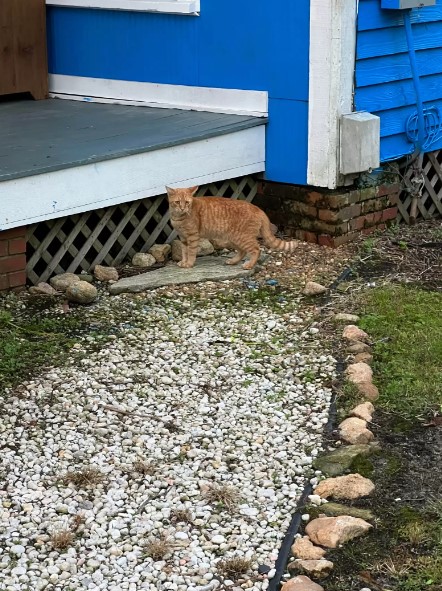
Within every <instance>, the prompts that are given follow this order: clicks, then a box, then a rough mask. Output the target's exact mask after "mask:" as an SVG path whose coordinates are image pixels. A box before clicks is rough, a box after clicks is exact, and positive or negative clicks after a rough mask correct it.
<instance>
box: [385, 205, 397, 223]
mask: <svg viewBox="0 0 442 591" xmlns="http://www.w3.org/2000/svg"><path fill="white" fill-rule="evenodd" d="M396 217H397V207H389V208H388V209H384V211H383V212H382V220H383V221H387V220H394V219H395V218H396Z"/></svg>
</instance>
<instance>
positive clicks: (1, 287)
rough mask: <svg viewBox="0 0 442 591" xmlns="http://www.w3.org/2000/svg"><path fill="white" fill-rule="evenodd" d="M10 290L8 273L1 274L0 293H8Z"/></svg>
mask: <svg viewBox="0 0 442 591" xmlns="http://www.w3.org/2000/svg"><path fill="white" fill-rule="evenodd" d="M7 289H9V279H8V275H7V274H6V273H1V274H0V291H6V290H7Z"/></svg>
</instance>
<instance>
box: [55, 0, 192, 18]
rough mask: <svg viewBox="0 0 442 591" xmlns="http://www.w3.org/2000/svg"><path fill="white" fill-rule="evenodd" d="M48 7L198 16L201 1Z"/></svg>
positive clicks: (61, 1) (73, 0)
mask: <svg viewBox="0 0 442 591" xmlns="http://www.w3.org/2000/svg"><path fill="white" fill-rule="evenodd" d="M46 4H47V5H48V6H64V7H70V8H100V9H104V10H134V11H137V12H166V13H169V14H190V15H194V16H196V15H198V14H199V10H200V0H46Z"/></svg>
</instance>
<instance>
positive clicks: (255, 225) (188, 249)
mask: <svg viewBox="0 0 442 591" xmlns="http://www.w3.org/2000/svg"><path fill="white" fill-rule="evenodd" d="M166 189H167V196H168V199H169V207H170V217H171V223H172V226H173V228H174V229H175V230H176V231H177V233H178V235H179V237H180V240H181V242H182V243H183V259H182V261H180V262H179V263H178V265H179V266H180V267H183V268H186V269H188V268H190V267H193V266H194V264H195V260H196V253H197V250H198V242H199V239H200V238H207V239H208V240H216V241H218V242H221V243H223V244H224V245H225V246H226V247H227V248H229V247H231V248H234V249H235V250H236V251H237V252H236V255H235V256H233V257H232V258H230V259H228V260H227V261H226V264H227V265H236V264H237V263H239V262H240V261H242V259H243V258H244V257H245V256H246V255H248V257H249V260H248V261H246V262H245V263H244V265H243V269H253V267H254V266H255V265H256V263H257V261H258V259H259V255H260V252H261V251H260V246H259V242H258V238H262V239H263V240H264V244H265V245H266V246H267V247H268V248H273V249H275V250H283V251H285V252H292V251H293V250H294V249H295V247H296V244H297V243H296V242H294V241H291V242H286V241H285V240H279V238H276V237H275V235H274V230H275V226H273V224H271V223H270V220H269V218H268V217H267V216H266V214H265V213H264V212H263V211H262V210H261V209H259V207H256V205H252V204H251V203H248V202H247V201H238V200H236V199H227V198H225V197H194V195H195V193H196V192H197V190H198V187H190V188H188V189H171V188H169V187H166Z"/></svg>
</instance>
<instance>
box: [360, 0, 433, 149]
mask: <svg viewBox="0 0 442 591" xmlns="http://www.w3.org/2000/svg"><path fill="white" fill-rule="evenodd" d="M412 21H413V34H414V37H415V47H416V50H417V55H416V57H417V63H418V68H419V74H420V79H421V92H422V98H423V101H424V105H425V107H433V106H436V107H437V108H438V109H439V110H440V112H441V114H442V0H437V5H436V6H434V7H427V8H422V9H419V10H413V11H412ZM355 106H356V109H359V110H367V111H370V112H372V113H375V114H377V115H379V117H380V118H381V159H382V160H383V161H386V160H392V159H396V158H400V157H401V156H404V155H406V154H410V153H412V152H413V151H414V144H413V143H411V142H410V141H409V140H408V138H407V135H406V133H405V130H406V125H407V121H408V118H409V117H410V115H413V114H415V113H416V93H415V90H414V85H413V80H412V77H411V68H410V61H409V56H408V51H407V43H406V38H405V31H404V24H403V13H402V12H401V11H400V10H382V8H381V5H380V2H379V0H360V3H359V16H358V41H357V61H356V92H355ZM440 148H442V137H441V138H438V139H437V141H436V142H435V143H434V144H433V145H432V146H431V147H430V148H429V150H437V149H440Z"/></svg>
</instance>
